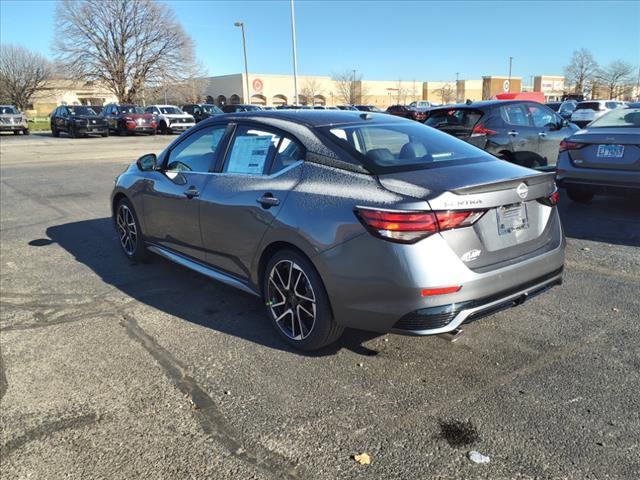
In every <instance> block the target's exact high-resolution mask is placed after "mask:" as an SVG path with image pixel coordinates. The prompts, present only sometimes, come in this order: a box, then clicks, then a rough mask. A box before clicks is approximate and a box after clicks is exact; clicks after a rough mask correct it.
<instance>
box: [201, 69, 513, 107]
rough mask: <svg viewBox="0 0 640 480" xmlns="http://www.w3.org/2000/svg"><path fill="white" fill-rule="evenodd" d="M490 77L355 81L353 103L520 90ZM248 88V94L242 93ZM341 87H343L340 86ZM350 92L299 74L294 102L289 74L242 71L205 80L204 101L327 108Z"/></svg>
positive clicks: (443, 100)
mask: <svg viewBox="0 0 640 480" xmlns="http://www.w3.org/2000/svg"><path fill="white" fill-rule="evenodd" d="M505 80H507V78H506V77H496V76H489V77H483V78H482V79H479V80H458V81H457V82H456V81H455V80H453V81H449V82H431V81H422V80H357V81H355V82H351V85H350V86H349V87H350V88H351V89H353V92H354V93H353V97H355V100H356V102H355V103H356V104H366V105H375V106H377V107H378V108H381V109H384V108H387V107H388V106H389V105H394V104H409V103H411V102H413V101H416V100H428V101H430V102H432V103H435V104H447V103H456V102H464V101H465V100H472V101H476V100H483V99H488V98H491V97H492V96H493V95H495V94H496V93H501V92H503V91H511V92H519V91H521V83H522V82H521V79H520V78H519V77H513V78H512V79H511V82H510V84H509V82H507V84H508V88H509V89H510V90H504V88H505V85H507V84H505ZM247 85H248V89H249V91H247ZM342 87H343V88H344V85H343V86H342ZM348 97H349V92H346V95H345V92H343V91H341V82H338V81H336V80H333V79H332V78H331V77H329V76H316V75H300V76H298V101H297V102H296V99H295V89H294V81H293V76H292V75H272V74H262V73H250V74H249V81H248V82H247V81H246V79H245V75H244V74H243V73H236V74H232V75H222V76H216V77H208V78H207V79H206V88H205V91H204V95H203V100H205V101H207V102H211V103H215V104H216V105H223V104H229V103H251V104H254V105H263V106H278V105H292V104H295V103H298V104H301V105H326V106H334V105H341V104H346V103H349V98H348Z"/></svg>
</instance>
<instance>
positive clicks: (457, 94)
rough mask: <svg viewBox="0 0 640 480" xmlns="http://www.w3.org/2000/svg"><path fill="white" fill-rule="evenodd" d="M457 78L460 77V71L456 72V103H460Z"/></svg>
mask: <svg viewBox="0 0 640 480" xmlns="http://www.w3.org/2000/svg"><path fill="white" fill-rule="evenodd" d="M459 78H460V72H456V103H460V88H459V87H458V79H459Z"/></svg>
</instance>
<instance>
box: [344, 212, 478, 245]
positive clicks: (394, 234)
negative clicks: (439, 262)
mask: <svg viewBox="0 0 640 480" xmlns="http://www.w3.org/2000/svg"><path fill="white" fill-rule="evenodd" d="M485 212H486V210H464V211H457V210H456V211H440V212H415V211H385V210H374V209H367V208H356V210H355V214H356V216H357V217H358V219H359V220H360V222H362V224H363V225H364V226H365V228H366V229H367V230H369V232H371V233H372V234H373V235H374V236H376V237H379V238H383V239H385V240H391V241H393V242H399V243H415V242H417V241H418V240H422V239H423V238H426V237H428V236H429V235H432V234H434V233H437V232H441V231H443V230H451V229H453V228H460V227H466V226H469V225H472V224H473V223H475V222H476V221H477V220H478V219H479V218H480V217H482V215H484V213H485Z"/></svg>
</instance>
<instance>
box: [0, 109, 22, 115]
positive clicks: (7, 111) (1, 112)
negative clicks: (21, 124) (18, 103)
mask: <svg viewBox="0 0 640 480" xmlns="http://www.w3.org/2000/svg"><path fill="white" fill-rule="evenodd" d="M17 114H18V110H16V109H15V107H0V115H17Z"/></svg>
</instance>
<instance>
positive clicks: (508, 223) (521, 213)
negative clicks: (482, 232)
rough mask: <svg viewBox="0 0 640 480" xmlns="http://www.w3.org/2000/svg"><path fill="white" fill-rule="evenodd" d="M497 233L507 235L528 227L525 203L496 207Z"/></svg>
mask: <svg viewBox="0 0 640 480" xmlns="http://www.w3.org/2000/svg"><path fill="white" fill-rule="evenodd" d="M497 219H498V234H499V235H509V234H511V233H514V232H517V231H519V230H524V229H526V228H529V217H528V215H527V204H526V203H514V204H511V205H504V206H502V207H498V209H497Z"/></svg>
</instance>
